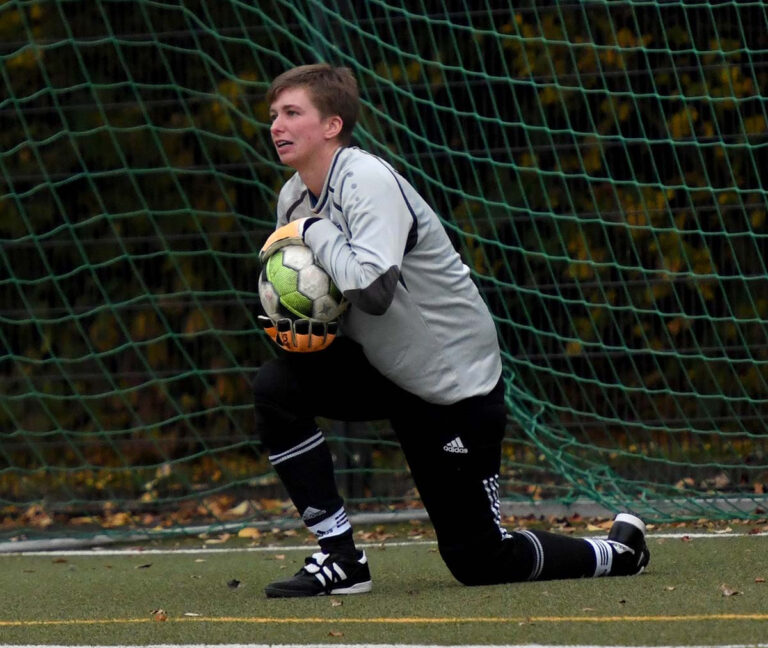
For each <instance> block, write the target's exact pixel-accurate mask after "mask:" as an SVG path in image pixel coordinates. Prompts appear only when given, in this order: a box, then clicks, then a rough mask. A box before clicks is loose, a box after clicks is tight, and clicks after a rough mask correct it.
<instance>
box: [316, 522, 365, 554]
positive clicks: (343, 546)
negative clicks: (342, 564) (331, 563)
mask: <svg viewBox="0 0 768 648" xmlns="http://www.w3.org/2000/svg"><path fill="white" fill-rule="evenodd" d="M318 542H319V544H320V549H322V550H323V551H324V552H325V553H332V554H342V555H344V556H354V557H355V558H357V556H358V553H357V547H355V540H354V538H353V536H352V529H351V528H349V529H347V530H346V531H345V532H344V533H341V534H339V535H335V536H331V537H330V538H320V540H319V541H318Z"/></svg>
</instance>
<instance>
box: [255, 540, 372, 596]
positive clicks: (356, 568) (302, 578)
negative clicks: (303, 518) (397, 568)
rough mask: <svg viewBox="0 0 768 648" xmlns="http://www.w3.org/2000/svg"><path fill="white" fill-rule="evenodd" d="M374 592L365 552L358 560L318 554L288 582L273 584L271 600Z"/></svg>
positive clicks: (270, 592)
mask: <svg viewBox="0 0 768 648" xmlns="http://www.w3.org/2000/svg"><path fill="white" fill-rule="evenodd" d="M370 591H371V572H370V570H369V569H368V558H366V556H365V552H363V551H360V552H358V555H357V557H356V558H355V557H348V556H342V555H340V554H327V553H323V552H318V553H314V554H312V555H311V556H310V557H309V558H306V559H305V560H304V566H303V567H302V568H301V569H300V570H299V571H297V572H296V574H295V575H294V576H293V577H292V578H289V579H288V580H284V581H278V582H276V583H270V584H269V585H267V587H266V588H265V590H264V592H265V594H266V595H267V597H268V598H289V597H299V596H325V595H327V594H365V593H366V592H370Z"/></svg>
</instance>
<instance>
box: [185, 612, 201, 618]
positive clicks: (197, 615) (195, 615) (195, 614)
mask: <svg viewBox="0 0 768 648" xmlns="http://www.w3.org/2000/svg"><path fill="white" fill-rule="evenodd" d="M184 616H186V617H199V616H200V614H198V613H197V612H185V613H184Z"/></svg>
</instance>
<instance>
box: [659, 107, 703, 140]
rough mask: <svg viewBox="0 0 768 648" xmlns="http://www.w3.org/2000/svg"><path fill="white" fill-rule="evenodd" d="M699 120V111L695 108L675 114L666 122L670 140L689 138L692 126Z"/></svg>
mask: <svg viewBox="0 0 768 648" xmlns="http://www.w3.org/2000/svg"><path fill="white" fill-rule="evenodd" d="M698 118H699V111H698V110H696V108H683V110H681V111H679V112H676V113H675V114H674V115H672V117H670V118H669V120H668V121H667V127H668V128H669V134H670V136H671V137H672V139H676V140H677V139H683V138H685V137H690V136H691V134H692V132H693V124H694V123H695V122H696V120H697V119H698Z"/></svg>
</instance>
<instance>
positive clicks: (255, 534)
mask: <svg viewBox="0 0 768 648" xmlns="http://www.w3.org/2000/svg"><path fill="white" fill-rule="evenodd" d="M237 537H238V538H251V539H253V538H260V537H261V531H259V530H258V529H256V528H254V527H245V528H244V529H240V530H239V531H238V532H237Z"/></svg>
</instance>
